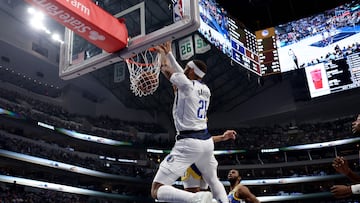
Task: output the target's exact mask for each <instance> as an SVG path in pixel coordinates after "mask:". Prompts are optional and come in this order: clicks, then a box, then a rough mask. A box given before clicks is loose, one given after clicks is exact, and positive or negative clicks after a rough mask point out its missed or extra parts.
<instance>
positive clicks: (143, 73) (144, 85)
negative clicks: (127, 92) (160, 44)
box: [125, 48, 161, 97]
mask: <svg viewBox="0 0 360 203" xmlns="http://www.w3.org/2000/svg"><path fill="white" fill-rule="evenodd" d="M125 62H126V64H127V67H128V69H129V73H130V89H131V91H132V92H133V93H134V94H135V96H139V97H142V96H148V95H150V94H153V93H154V92H155V91H156V90H157V88H158V87H159V73H160V65H161V63H160V57H159V55H158V53H157V52H156V50H155V49H154V48H149V49H147V50H146V51H144V52H140V53H138V54H135V55H134V56H132V57H130V58H127V59H125Z"/></svg>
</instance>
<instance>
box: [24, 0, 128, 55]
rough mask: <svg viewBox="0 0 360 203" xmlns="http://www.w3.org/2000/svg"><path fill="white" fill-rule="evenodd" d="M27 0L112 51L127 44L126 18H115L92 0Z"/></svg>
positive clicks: (97, 44)
mask: <svg viewBox="0 0 360 203" xmlns="http://www.w3.org/2000/svg"><path fill="white" fill-rule="evenodd" d="M25 1H26V2H27V3H29V4H31V5H33V6H34V7H36V8H38V9H40V10H41V11H43V12H45V13H46V14H47V15H49V16H50V17H51V18H53V19H54V20H56V21H57V22H59V23H60V24H62V25H63V26H65V27H67V28H69V29H70V30H72V31H73V32H74V33H76V34H78V35H79V36H81V37H83V38H84V39H86V40H87V41H89V42H90V43H92V44H94V45H95V46H97V47H99V48H101V49H103V50H105V51H106V52H108V53H113V52H116V51H119V50H121V49H123V48H125V47H126V46H127V43H128V31H127V28H126V25H125V23H124V20H123V19H120V20H119V19H117V18H115V17H114V16H112V15H111V14H110V13H108V12H106V11H105V10H103V9H102V8H101V7H99V6H97V5H96V4H94V3H93V2H92V1H90V0H25Z"/></svg>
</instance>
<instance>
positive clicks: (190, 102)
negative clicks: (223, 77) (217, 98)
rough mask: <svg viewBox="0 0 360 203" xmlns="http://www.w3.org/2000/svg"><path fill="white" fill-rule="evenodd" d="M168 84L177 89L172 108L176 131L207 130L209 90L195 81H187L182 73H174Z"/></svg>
mask: <svg viewBox="0 0 360 203" xmlns="http://www.w3.org/2000/svg"><path fill="white" fill-rule="evenodd" d="M170 82H171V83H172V84H174V85H175V86H176V88H177V90H176V91H175V99H174V106H173V117H174V122H175V128H176V131H177V132H178V133H179V132H180V131H186V130H194V131H196V130H205V129H207V117H206V115H207V110H208V107H209V103H210V96H211V93H210V89H209V88H208V86H207V85H206V84H204V83H201V82H200V81H197V80H189V79H188V78H187V77H186V76H185V74H184V73H181V72H175V73H173V74H172V75H171V77H170Z"/></svg>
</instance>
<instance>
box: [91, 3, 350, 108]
mask: <svg viewBox="0 0 360 203" xmlns="http://www.w3.org/2000/svg"><path fill="white" fill-rule="evenodd" d="M217 2H218V3H219V4H220V6H223V7H224V8H225V10H227V11H228V13H229V14H230V15H231V16H233V17H235V18H237V19H238V20H240V21H241V22H243V23H244V25H245V27H246V28H248V29H249V30H251V31H256V30H259V29H263V28H267V27H271V26H274V25H277V24H280V23H284V22H287V21H289V20H294V19H299V18H301V17H304V16H308V15H312V14H316V13H318V12H320V11H324V10H327V9H329V8H334V7H336V6H338V5H340V4H341V3H343V2H349V1H344V0H335V1H327V0H311V1H310V0H287V1H276V0H238V1H229V0H217ZM160 6H161V5H160ZM163 9H165V8H153V9H152V10H151V11H150V12H154V13H158V12H162V10H163ZM154 23H161V22H154ZM196 58H197V59H201V60H204V61H205V62H206V63H207V65H208V74H207V75H206V77H205V78H204V80H205V83H206V84H208V85H209V87H210V89H211V90H212V94H213V95H212V101H211V105H210V109H209V113H210V114H211V113H213V112H215V111H217V112H218V111H220V112H229V111H231V110H232V109H234V108H236V107H237V106H239V105H241V104H242V103H243V102H245V101H247V100H248V99H250V98H251V97H253V96H254V95H256V94H259V93H261V92H262V91H264V90H265V89H266V88H268V87H270V86H271V85H274V84H276V83H277V82H279V81H281V79H282V78H281V76H269V77H267V78H259V77H258V76H257V75H255V74H254V73H251V72H250V71H247V70H245V69H244V68H242V67H241V66H239V65H236V64H234V63H231V61H230V59H229V58H228V57H227V56H225V55H224V54H222V53H221V52H220V51H218V50H217V49H216V48H215V47H213V48H212V50H211V51H210V52H208V53H206V55H197V56H196ZM182 65H184V64H182ZM92 75H93V76H94V77H95V78H97V79H98V80H99V81H100V82H101V83H102V84H103V85H104V86H106V87H107V88H108V89H109V90H111V91H112V92H113V93H114V95H116V96H117V98H119V100H121V102H122V103H124V104H125V105H126V106H127V107H129V108H136V109H144V110H148V111H149V112H153V113H154V112H156V111H161V112H167V113H168V114H169V115H171V106H172V102H173V92H172V88H171V86H170V84H169V82H168V81H166V79H165V78H164V77H162V76H160V86H159V88H158V90H157V91H156V92H155V93H154V95H151V96H146V97H141V98H140V97H136V96H134V94H133V93H132V92H130V90H129V81H128V80H125V81H124V82H122V83H114V82H113V69H112V66H109V67H106V68H104V69H102V70H99V71H96V72H93V73H92ZM126 78H128V75H127V77H126ZM264 81H265V82H264ZM269 81H271V82H269ZM274 81H275V83H274Z"/></svg>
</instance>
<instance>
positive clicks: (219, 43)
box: [199, 0, 261, 75]
mask: <svg viewBox="0 0 360 203" xmlns="http://www.w3.org/2000/svg"><path fill="white" fill-rule="evenodd" d="M199 9H200V28H199V32H200V33H201V34H202V35H203V36H204V37H205V38H206V39H207V40H208V41H209V42H210V43H211V44H213V45H214V46H215V47H217V48H218V49H219V50H221V51H222V52H223V53H224V54H226V55H227V56H229V57H230V58H231V59H232V60H233V61H234V62H236V63H238V64H239V65H241V66H242V67H244V68H246V69H248V70H250V71H252V72H254V73H256V74H258V75H261V71H260V64H259V57H258V51H257V46H256V37H255V34H253V33H251V32H250V31H248V30H246V29H245V28H243V27H242V26H241V23H239V22H238V21H237V20H236V19H235V18H231V17H230V16H229V15H228V13H227V12H226V10H224V9H223V8H222V7H220V6H219V5H218V3H217V2H216V1H215V0H200V1H199Z"/></svg>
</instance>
